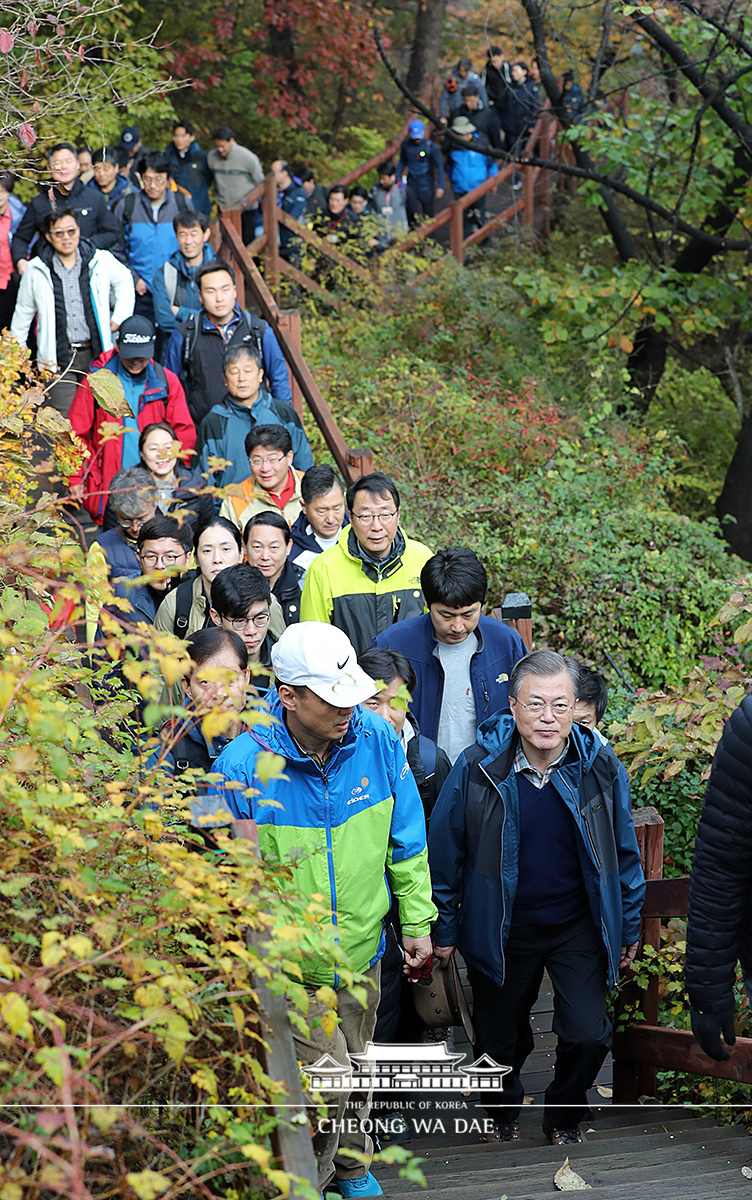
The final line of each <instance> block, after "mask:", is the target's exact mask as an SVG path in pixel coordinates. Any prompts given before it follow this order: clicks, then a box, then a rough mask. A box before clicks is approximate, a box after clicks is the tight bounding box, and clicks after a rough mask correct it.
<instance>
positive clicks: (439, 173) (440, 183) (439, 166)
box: [428, 142, 444, 188]
mask: <svg viewBox="0 0 752 1200" xmlns="http://www.w3.org/2000/svg"><path fill="white" fill-rule="evenodd" d="M428 144H429V146H430V147H431V151H430V156H431V160H432V162H433V165H434V166H435V167H436V186H437V188H443V187H444V164H443V163H442V161H441V153H440V151H439V147H438V146H437V145H436V143H435V142H429V143H428Z"/></svg>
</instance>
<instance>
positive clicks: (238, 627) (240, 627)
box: [230, 612, 270, 633]
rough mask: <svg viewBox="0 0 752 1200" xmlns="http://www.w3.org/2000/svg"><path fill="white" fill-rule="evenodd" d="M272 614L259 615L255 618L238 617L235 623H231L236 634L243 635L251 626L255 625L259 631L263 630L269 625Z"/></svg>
mask: <svg viewBox="0 0 752 1200" xmlns="http://www.w3.org/2000/svg"><path fill="white" fill-rule="evenodd" d="M269 617H270V614H269V613H268V612H265V613H258V614H257V616H255V617H236V618H235V620H234V621H230V624H231V625H232V627H233V629H234V630H235V632H236V633H243V632H244V631H245V630H246V629H247V628H248V626H249V625H255V626H256V628H257V629H263V628H264V627H265V626H266V625H268V624H269Z"/></svg>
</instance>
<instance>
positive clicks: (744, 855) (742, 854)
mask: <svg viewBox="0 0 752 1200" xmlns="http://www.w3.org/2000/svg"><path fill="white" fill-rule="evenodd" d="M737 959H738V960H739V962H740V963H741V966H742V970H743V972H744V974H745V975H747V976H752V696H747V697H746V698H745V699H744V700H742V702H741V704H740V706H739V708H737V709H736V710H735V712H733V713H732V714H731V716H730V718H729V720H728V721H727V722H726V725H725V728H724V730H723V735H722V737H721V740H720V742H719V743H718V748H717V750H716V752H715V757H714V759H713V767H712V770H711V772H710V779H709V780H708V786H707V791H706V792H705V801H704V803H703V806H702V813H701V815H700V824H699V827H698V830H697V842H696V845H695V856H694V861H693V863H692V874H691V877H690V884H689V920H688V924H687V956H686V975H685V977H686V983H687V991H688V992H689V998H690V1001H691V1003H692V1005H693V1007H695V1008H699V1009H700V1011H701V1012H709V1013H719V1012H723V1011H725V1010H726V1009H727V1008H729V1007H730V1006H732V1005H733V982H734V972H735V967H736V962H737Z"/></svg>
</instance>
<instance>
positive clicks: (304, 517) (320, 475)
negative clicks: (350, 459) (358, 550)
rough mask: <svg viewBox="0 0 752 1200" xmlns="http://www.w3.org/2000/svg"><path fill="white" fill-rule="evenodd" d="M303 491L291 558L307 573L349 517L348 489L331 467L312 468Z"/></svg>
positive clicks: (293, 530)
mask: <svg viewBox="0 0 752 1200" xmlns="http://www.w3.org/2000/svg"><path fill="white" fill-rule="evenodd" d="M300 491H301V494H302V496H303V499H302V501H301V509H302V512H301V514H300V516H299V517H298V519H297V520H296V521H294V522H293V525H292V549H291V550H290V561H291V562H293V563H295V565H296V566H297V567H301V568H302V570H303V575H305V572H306V571H307V570H308V568H309V567H310V565H311V563H312V562H313V560H314V559H315V558H316V557H317V556H318V555H319V554H321V552H322V551H323V550H330V549H331V547H332V546H334V545H336V543H337V538H338V537H339V531H340V529H342V527H343V525H346V524H347V516H346V514H345V489H344V488H343V486H342V484H341V482H340V480H339V478H338V477H337V475H336V474H335V472H334V471H333V470H332V468H331V467H330V466H328V465H325V466H320V467H309V468H308V470H307V471H306V473H305V475H304V476H303V478H302V480H301V481H300ZM301 583H302V577H301Z"/></svg>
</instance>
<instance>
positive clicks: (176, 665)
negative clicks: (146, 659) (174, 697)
mask: <svg viewBox="0 0 752 1200" xmlns="http://www.w3.org/2000/svg"><path fill="white" fill-rule="evenodd" d="M157 662H158V663H159V669H160V671H161V672H162V678H163V679H164V681H165V683H166V684H167V686H168V687H172V685H173V683H177V681H178V680H179V679H182V678H183V676H184V675H185V673H186V670H187V668H188V665H189V663H190V659H189V658H188V657H187V655H183V657H182V658H181V657H179V656H178V655H173V654H171V655H169V656H168V655H166V654H158V655H157Z"/></svg>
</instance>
